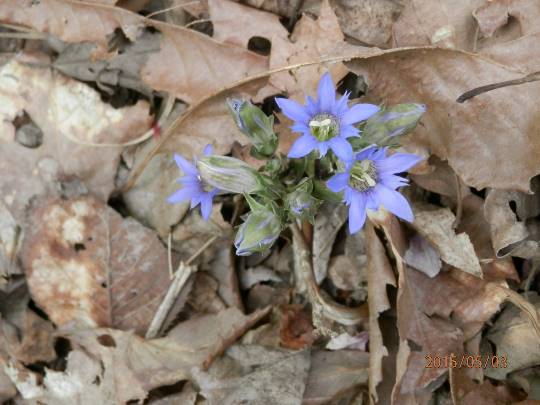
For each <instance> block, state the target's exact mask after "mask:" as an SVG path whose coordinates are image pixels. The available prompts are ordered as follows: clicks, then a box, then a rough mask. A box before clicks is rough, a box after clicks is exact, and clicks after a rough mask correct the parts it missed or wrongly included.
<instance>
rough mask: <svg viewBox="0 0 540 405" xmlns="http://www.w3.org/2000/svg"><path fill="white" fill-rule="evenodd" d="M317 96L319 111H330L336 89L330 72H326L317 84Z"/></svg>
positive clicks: (334, 99)
mask: <svg viewBox="0 0 540 405" xmlns="http://www.w3.org/2000/svg"><path fill="white" fill-rule="evenodd" d="M317 98H318V102H319V109H320V112H327V113H331V112H332V107H333V105H334V103H335V102H336V89H335V87H334V83H333V82H332V77H330V73H328V72H326V73H325V74H324V75H323V76H322V77H321V80H320V81H319V85H318V86H317Z"/></svg>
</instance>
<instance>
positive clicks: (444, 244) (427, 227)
mask: <svg viewBox="0 0 540 405" xmlns="http://www.w3.org/2000/svg"><path fill="white" fill-rule="evenodd" d="M454 220H455V216H454V214H453V213H452V211H450V210H449V209H448V208H440V209H428V208H427V207H419V206H417V207H415V209H414V222H413V224H412V226H413V228H414V229H415V230H416V231H417V232H418V233H419V234H420V235H422V236H423V237H424V238H425V239H426V240H427V241H428V242H429V243H431V244H432V245H433V246H434V247H435V249H436V250H437V252H438V253H439V255H440V258H441V259H442V260H443V261H444V262H446V263H448V264H450V265H452V266H454V267H456V268H458V269H460V270H462V271H464V272H466V273H470V274H472V275H474V276H476V277H480V278H481V277H482V269H481V268H480V264H479V262H478V258H477V257H476V253H475V251H474V247H473V245H472V243H471V241H470V239H469V236H468V235H467V234H465V233H460V234H456V233H455V231H454V230H453V223H454Z"/></svg>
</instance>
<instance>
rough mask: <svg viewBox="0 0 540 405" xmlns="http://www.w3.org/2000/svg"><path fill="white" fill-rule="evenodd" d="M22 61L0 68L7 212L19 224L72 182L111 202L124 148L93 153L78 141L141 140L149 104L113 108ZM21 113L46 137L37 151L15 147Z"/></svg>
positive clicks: (0, 162)
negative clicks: (43, 197)
mask: <svg viewBox="0 0 540 405" xmlns="http://www.w3.org/2000/svg"><path fill="white" fill-rule="evenodd" d="M20 59H21V62H19V61H18V60H17V59H14V60H12V61H10V62H9V63H7V64H5V65H3V66H2V67H1V68H0V88H1V90H0V100H1V103H2V105H3V109H2V112H1V116H2V118H3V123H2V136H1V137H0V143H1V145H2V146H1V147H0V156H1V159H0V170H1V171H2V173H5V175H3V176H2V179H1V180H0V190H1V191H2V194H3V195H4V202H5V203H6V206H7V208H8V210H9V211H10V212H11V214H12V215H13V217H14V218H15V220H17V222H19V223H20V222H21V221H22V219H23V217H24V210H25V208H26V204H27V203H28V201H29V200H30V199H31V198H32V197H33V196H36V195H39V194H42V193H44V192H45V191H46V190H47V189H52V188H53V187H54V186H53V184H51V183H54V182H58V183H60V182H62V181H64V182H65V181H67V180H70V178H72V177H77V178H79V179H80V180H82V181H83V182H84V183H85V185H86V187H87V188H88V190H89V191H90V192H92V193H94V194H95V195H96V196H98V197H99V198H101V199H103V200H107V199H108V197H109V195H110V194H111V192H112V191H113V190H114V188H115V185H114V178H115V175H116V168H117V165H118V163H119V160H120V152H121V148H107V149H102V148H89V147H88V146H85V145H80V144H77V143H75V142H74V141H81V142H93V143H104V142H105V143H122V142H125V141H128V140H130V139H132V138H133V137H137V136H139V135H140V134H141V133H143V132H144V131H145V130H146V129H147V128H148V127H149V126H150V122H151V119H152V118H151V116H150V115H149V112H148V109H149V106H148V103H146V102H144V101H139V102H138V103H137V104H135V105H134V106H131V107H124V108H120V109H115V108H113V107H112V106H110V105H108V104H106V103H104V102H102V101H101V99H100V95H99V93H98V92H97V91H95V90H94V89H92V88H91V87H89V86H87V85H86V84H83V83H80V82H77V81H75V80H71V79H68V78H66V77H64V76H63V75H60V74H56V73H54V72H52V71H51V70H49V69H41V68H33V67H30V66H28V65H26V64H24V63H23V62H22V60H24V57H23V56H21V57H20ZM30 94H31V95H32V97H31V98H30V97H29V95H30ZM23 111H24V112H25V113H26V114H28V116H29V117H30V118H31V119H32V121H33V122H34V123H35V124H36V125H37V126H38V127H39V128H40V129H41V131H42V132H43V143H42V144H41V146H39V147H37V148H27V147H24V146H21V145H19V144H18V143H16V142H14V133H15V127H14V125H13V123H12V121H13V120H14V118H15V117H17V116H18V115H20V114H22V113H23ZM23 173H24V178H25V181H24V182H21V181H20V178H21V176H22V175H23ZM51 191H52V190H51Z"/></svg>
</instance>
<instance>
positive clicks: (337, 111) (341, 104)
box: [332, 90, 351, 117]
mask: <svg viewBox="0 0 540 405" xmlns="http://www.w3.org/2000/svg"><path fill="white" fill-rule="evenodd" d="M350 95H351V92H350V91H348V90H347V91H346V92H345V94H343V95H342V96H341V98H340V99H339V100H338V101H336V103H335V104H334V108H333V109H332V114H334V115H335V116H337V117H341V116H342V115H343V114H345V113H346V112H347V110H348V109H349V108H348V107H347V103H348V102H349V96H350Z"/></svg>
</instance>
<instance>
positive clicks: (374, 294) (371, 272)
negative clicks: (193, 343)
mask: <svg viewBox="0 0 540 405" xmlns="http://www.w3.org/2000/svg"><path fill="white" fill-rule="evenodd" d="M365 233H366V242H367V246H366V251H367V252H366V253H367V259H368V263H367V270H368V271H367V276H368V306H369V352H370V356H369V394H370V397H371V399H372V401H374V402H375V403H377V402H378V401H379V394H378V390H377V387H378V386H379V384H380V383H381V382H383V377H384V376H383V372H384V370H385V369H386V377H387V378H388V372H389V370H388V369H389V367H383V362H384V358H385V357H386V358H387V359H388V357H389V354H390V353H389V351H388V348H387V347H386V346H385V343H384V342H383V333H382V330H381V325H380V323H379V316H380V315H381V313H383V312H384V311H386V310H388V309H390V308H391V304H390V300H389V299H388V294H387V288H388V286H389V285H390V286H394V287H396V278H395V276H394V272H393V270H392V267H391V265H390V262H389V261H388V257H387V256H386V251H385V249H384V246H383V244H382V243H381V241H380V239H379V237H378V236H377V234H376V233H375V230H374V228H373V226H372V224H371V223H368V224H367V225H366V230H365ZM388 338H389V336H387V339H388ZM390 383H391V382H390Z"/></svg>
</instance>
